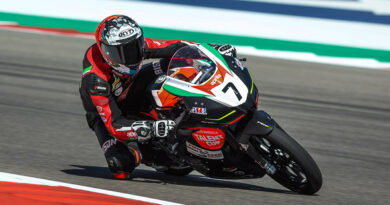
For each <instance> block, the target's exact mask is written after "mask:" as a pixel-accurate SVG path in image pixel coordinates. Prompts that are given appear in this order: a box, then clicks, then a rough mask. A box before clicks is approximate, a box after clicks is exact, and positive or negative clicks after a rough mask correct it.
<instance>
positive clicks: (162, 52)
mask: <svg viewBox="0 0 390 205" xmlns="http://www.w3.org/2000/svg"><path fill="white" fill-rule="evenodd" d="M188 44H192V43H191V42H189V41H181V40H170V41H157V40H152V39H150V38H145V58H146V59H149V58H167V59H169V58H171V57H172V56H173V54H175V52H176V51H177V50H179V49H180V48H182V47H184V46H186V45H188Z"/></svg>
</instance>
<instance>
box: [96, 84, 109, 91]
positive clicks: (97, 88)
mask: <svg viewBox="0 0 390 205" xmlns="http://www.w3.org/2000/svg"><path fill="white" fill-rule="evenodd" d="M95 90H101V91H106V90H107V88H106V87H103V86H98V85H95Z"/></svg>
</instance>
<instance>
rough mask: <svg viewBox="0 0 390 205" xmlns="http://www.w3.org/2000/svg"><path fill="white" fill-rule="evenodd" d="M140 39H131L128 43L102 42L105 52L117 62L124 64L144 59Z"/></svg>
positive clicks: (136, 62) (133, 63)
mask: <svg viewBox="0 0 390 205" xmlns="http://www.w3.org/2000/svg"><path fill="white" fill-rule="evenodd" d="M139 42H140V41H131V42H129V43H126V44H122V45H116V46H110V45H106V44H104V43H102V44H101V48H102V51H103V53H104V54H105V55H106V56H107V57H108V58H109V59H111V60H112V61H113V62H115V63H119V64H123V65H136V64H138V63H139V62H141V60H142V53H141V52H142V47H143V45H138V44H139Z"/></svg>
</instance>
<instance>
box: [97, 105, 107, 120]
mask: <svg viewBox="0 0 390 205" xmlns="http://www.w3.org/2000/svg"><path fill="white" fill-rule="evenodd" d="M96 110H97V111H98V113H99V115H100V117H103V116H105V115H106V113H104V112H103V108H102V107H101V106H96ZM102 120H103V119H102ZM103 121H104V120H103ZM104 122H105V121H104Z"/></svg>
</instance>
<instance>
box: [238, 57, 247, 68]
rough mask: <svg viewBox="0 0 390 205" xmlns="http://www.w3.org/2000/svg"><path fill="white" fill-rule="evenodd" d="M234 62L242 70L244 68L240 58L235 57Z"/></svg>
mask: <svg viewBox="0 0 390 205" xmlns="http://www.w3.org/2000/svg"><path fill="white" fill-rule="evenodd" d="M236 64H237V65H238V67H240V68H241V70H244V68H245V66H244V64H243V63H242V62H241V61H240V60H238V59H237V58H236Z"/></svg>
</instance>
